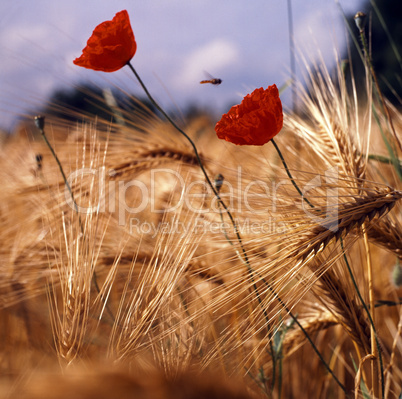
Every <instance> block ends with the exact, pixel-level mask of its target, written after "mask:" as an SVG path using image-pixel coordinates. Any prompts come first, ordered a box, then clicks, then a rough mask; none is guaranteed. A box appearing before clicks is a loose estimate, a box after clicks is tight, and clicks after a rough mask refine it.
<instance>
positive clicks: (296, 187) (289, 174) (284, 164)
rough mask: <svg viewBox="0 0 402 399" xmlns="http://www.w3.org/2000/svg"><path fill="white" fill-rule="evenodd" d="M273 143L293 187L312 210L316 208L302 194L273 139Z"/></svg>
mask: <svg viewBox="0 0 402 399" xmlns="http://www.w3.org/2000/svg"><path fill="white" fill-rule="evenodd" d="M271 142H272V144H273V145H274V147H275V150H276V152H277V153H278V155H279V158H280V159H281V161H282V164H283V166H284V168H285V170H286V173H287V175H288V176H289V179H290V181H291V182H292V184H293V187H294V188H295V189H296V190H297V192H298V193H299V194H300V196H301V198H302V200H304V201H306V202H307V204H309V205H310V207H311V208H315V207H314V205H313V204H312V203H311V202H310V201H309V200H308V199H307V198H306V197H305V196H304V195H303V193H302V191H301V190H300V188H299V186H298V185H297V184H296V182H295V181H294V179H293V176H292V174H291V173H290V171H289V168H288V165H287V164H286V161H285V159H284V158H283V155H282V153H281V150H280V149H279V147H278V146H277V144H276V143H275V140H274V139H271Z"/></svg>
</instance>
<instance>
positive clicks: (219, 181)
mask: <svg viewBox="0 0 402 399" xmlns="http://www.w3.org/2000/svg"><path fill="white" fill-rule="evenodd" d="M224 179H225V178H224V177H223V176H222V175H221V174H220V173H218V174H217V175H216V176H215V188H216V191H217V192H218V193H219V191H220V190H221V187H222V184H223V180H224Z"/></svg>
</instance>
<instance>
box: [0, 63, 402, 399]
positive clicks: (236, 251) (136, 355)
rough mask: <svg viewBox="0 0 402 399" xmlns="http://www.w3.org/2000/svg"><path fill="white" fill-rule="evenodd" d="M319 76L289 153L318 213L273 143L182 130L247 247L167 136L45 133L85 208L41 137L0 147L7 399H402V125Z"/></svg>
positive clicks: (89, 124) (290, 119)
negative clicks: (401, 139)
mask: <svg viewBox="0 0 402 399" xmlns="http://www.w3.org/2000/svg"><path fill="white" fill-rule="evenodd" d="M307 74H308V75H309V76H310V85H309V86H308V89H303V88H302V87H301V88H300V91H299V92H300V97H301V101H302V103H303V107H302V108H303V112H301V113H298V114H293V113H291V112H286V113H285V115H284V123H285V125H284V128H283V130H282V131H281V133H280V134H279V135H278V136H277V137H276V139H275V141H276V143H277V145H278V146H279V147H280V148H281V151H282V153H283V154H284V156H285V158H286V162H287V165H288V167H289V170H290V171H291V173H292V175H293V177H294V179H295V182H296V183H297V185H298V186H299V187H300V188H302V191H303V194H304V198H305V199H307V200H308V202H306V200H303V199H302V197H301V196H300V195H299V193H298V192H297V191H296V189H295V188H294V186H293V184H292V182H291V180H290V179H289V177H288V176H287V174H286V172H285V169H284V167H283V165H282V163H281V161H280V159H279V157H278V155H277V153H276V152H275V149H274V147H273V146H272V145H271V143H268V144H267V145H265V146H264V147H261V148H254V147H246V146H245V147H238V146H235V145H232V144H230V143H226V142H222V141H220V140H218V139H217V138H216V135H215V132H214V121H212V120H211V119H210V118H208V117H199V118H197V119H194V120H191V121H190V122H188V123H187V124H184V125H183V129H184V130H185V131H186V132H187V134H188V135H189V136H190V137H191V138H192V139H193V140H194V142H195V144H196V146H197V148H198V151H199V152H200V156H201V159H202V162H203V164H204V166H205V169H206V171H207V173H208V175H209V176H210V179H211V180H213V179H214V178H215V176H217V175H219V174H220V175H221V176H220V177H219V178H218V180H216V182H220V184H221V187H220V195H221V197H222V199H223V200H224V201H225V203H226V204H227V206H228V208H229V209H230V212H231V213H232V215H233V217H234V219H235V222H236V225H237V228H238V231H239V235H240V237H241V239H240V240H239V237H238V236H237V235H236V231H235V229H234V226H233V224H232V223H231V221H230V219H229V218H228V215H227V213H226V212H225V211H224V210H223V209H222V207H221V205H220V203H219V201H217V199H216V197H215V195H214V193H213V192H212V191H211V189H210V188H209V187H208V186H207V185H206V184H205V179H204V177H203V175H202V173H201V171H200V168H199V166H198V163H197V160H196V157H195V156H194V153H193V151H192V148H191V147H190V146H189V145H188V144H187V142H186V141H185V140H183V137H181V136H180V135H179V134H177V132H176V131H175V130H174V129H173V128H172V127H171V126H170V124H168V123H167V122H165V121H163V120H160V119H158V118H156V117H151V116H142V117H141V118H138V117H137V118H136V122H135V123H133V122H130V120H131V117H132V115H129V114H124V113H123V117H124V118H125V121H124V123H120V124H112V123H110V122H107V121H102V120H99V119H96V118H95V119H93V120H89V119H88V118H85V120H84V118H83V122H82V123H71V122H67V121H63V120H59V119H52V118H48V119H47V120H46V125H45V131H46V134H47V137H48V138H49V141H50V142H51V145H52V147H53V148H54V150H55V152H56V154H57V156H58V158H59V159H60V163H61V165H62V167H63V170H64V172H65V174H66V176H67V178H68V181H69V183H70V185H71V189H72V193H73V197H74V200H73V199H72V197H71V194H70V193H69V191H68V190H67V189H66V185H65V182H64V180H63V178H62V175H61V173H60V170H59V167H58V165H57V163H56V161H55V159H54V157H53V156H52V154H51V152H50V150H49V149H48V147H47V146H46V144H45V142H44V141H43V140H42V138H41V135H40V134H39V133H38V131H37V129H36V128H35V126H34V124H33V118H32V119H31V121H28V122H27V123H25V124H24V125H22V126H21V127H20V129H19V131H18V132H16V134H15V135H14V136H12V137H9V138H8V139H7V140H5V141H4V142H3V145H2V147H1V155H0V164H1V167H0V173H1V182H2V184H1V187H2V189H1V190H0V216H1V229H0V235H1V243H2V245H1V248H0V251H1V260H2V261H1V266H0V273H1V288H0V320H1V324H0V325H1V327H0V334H1V340H0V342H1V349H0V354H1V355H0V359H1V361H0V367H1V373H0V375H1V381H0V383H1V393H2V396H3V397H24V398H67V397H68V398H71V397H80V398H81V397H82V398H92V397H97V398H106V397H111V396H115V397H120V398H173V397H174V398H200V397H202V398H204V397H205V398H206V397H208V398H210V397H211V398H254V397H262V398H263V397H268V398H304V397H305V398H324V397H325V398H342V397H385V398H394V397H398V395H399V394H400V392H401V391H402V366H401V365H402V339H401V333H402V318H401V316H402V313H401V305H400V301H401V297H402V288H401V286H402V280H401V277H400V276H401V272H402V270H401V269H400V261H401V258H402V227H401V201H400V199H401V198H402V187H401V161H400V158H401V151H400V150H399V148H398V143H397V139H396V138H395V137H394V136H393V135H392V133H391V130H390V128H389V121H390V118H391V120H392V123H393V126H394V129H395V131H396V132H400V130H401V127H402V115H401V113H400V111H399V110H398V109H396V108H394V107H392V105H391V104H388V109H389V111H390V115H385V114H384V112H383V110H382V108H381V104H378V103H377V102H375V101H372V100H367V99H368V98H371V92H372V90H373V88H372V85H371V80H370V79H369V78H367V84H366V89H365V93H361V92H357V91H355V90H349V89H348V88H347V86H346V83H345V79H344V76H343V74H342V71H341V69H339V70H338V74H337V75H336V74H335V76H331V75H330V74H329V73H328V72H327V71H326V70H325V69H322V68H321V66H320V68H318V67H317V70H314V69H312V70H307ZM32 117H33V116H32ZM384 137H385V139H384ZM386 143H388V145H389V146H390V147H391V148H392V149H393V151H394V153H395V154H396V157H395V158H394V159H392V158H391V157H390V156H389V152H387V151H388V150H387V144H386ZM222 179H223V180H222ZM216 184H218V183H216ZM74 201H75V203H76V204H77V206H79V209H78V212H77V209H76V208H75V206H74ZM373 327H374V328H373ZM329 370H331V373H330V372H329ZM79 395H81V396H79Z"/></svg>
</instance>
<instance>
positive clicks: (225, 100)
mask: <svg viewBox="0 0 402 399" xmlns="http://www.w3.org/2000/svg"><path fill="white" fill-rule="evenodd" d="M339 2H340V4H341V6H342V7H343V9H344V11H345V12H346V13H349V14H350V13H353V14H354V13H355V12H357V11H359V5H361V4H362V1H361V0H339ZM292 7H293V19H294V37H295V41H296V49H297V51H298V52H299V53H300V54H302V55H303V56H305V57H307V58H308V59H311V60H317V59H319V57H321V56H322V58H323V59H324V61H325V63H326V64H327V65H328V66H330V65H331V64H333V62H334V54H335V51H336V50H338V51H339V50H341V49H343V48H344V46H345V36H346V33H345V27H344V23H343V19H342V16H341V14H340V12H339V8H338V6H337V5H336V3H335V0H293V1H292ZM123 9H127V11H128V13H129V15H130V19H131V24H132V27H133V31H134V35H135V38H136V41H137V45H138V48H137V53H136V55H135V56H134V58H133V61H132V62H133V65H134V66H135V68H136V69H137V71H138V73H139V74H140V76H141V77H142V79H143V80H144V82H145V83H146V85H147V86H148V89H149V90H150V91H151V93H152V94H153V95H154V97H155V98H156V99H157V100H158V102H160V103H161V105H163V106H164V107H167V108H169V109H172V108H173V107H177V108H179V109H185V108H186V107H187V106H188V105H190V104H196V105H200V106H208V107H209V108H211V109H213V110H214V111H216V112H217V113H220V112H226V111H227V109H228V106H229V105H230V104H233V103H237V102H240V101H241V99H242V97H243V96H244V95H245V94H247V93H249V92H251V91H252V90H254V89H255V88H256V87H267V86H268V85H271V84H273V83H276V84H277V86H278V87H279V86H281V85H282V84H283V83H284V82H285V81H286V80H287V79H288V78H289V76H290V71H289V68H290V67H289V33H288V17H287V1H285V0H281V1H280V0H252V1H248V2H246V1H245V0H147V1H144V0H115V1H110V0H97V1H95V0H68V1H59V0H35V1H32V0H2V1H1V4H0V54H1V55H2V61H1V63H0V127H3V128H7V129H10V127H11V126H12V124H13V122H14V121H15V120H16V118H17V117H18V116H19V115H21V114H23V113H24V112H26V110H27V109H31V108H34V107H35V106H39V105H40V104H42V103H43V101H45V99H46V98H47V97H48V96H49V94H50V93H51V92H52V91H53V90H54V89H56V88H64V87H65V88H68V87H72V85H74V84H78V83H80V82H85V81H89V82H92V83H95V84H99V85H102V86H109V87H110V86H118V87H120V88H122V89H123V90H126V91H128V92H132V93H135V94H138V95H142V92H141V89H140V87H139V86H138V83H137V82H136V81H135V78H134V77H133V76H131V74H130V71H129V69H128V68H123V69H122V70H120V71H117V72H114V73H104V72H96V71H91V70H86V69H84V68H80V67H77V66H75V65H74V64H73V63H72V60H73V59H74V58H76V57H78V56H79V55H80V54H81V50H82V49H83V47H84V46H85V44H86V41H87V39H88V38H89V36H90V35H91V33H92V31H93V29H94V28H95V26H96V25H98V24H99V23H100V22H102V21H105V20H110V19H112V18H113V16H114V15H115V13H116V12H118V11H120V10H123ZM298 68H299V67H298ZM204 71H208V72H209V73H210V74H212V75H213V76H215V77H218V78H221V79H222V80H223V83H222V84H221V85H220V86H217V87H216V86H211V85H200V84H199V81H200V80H202V79H204V78H205V75H204ZM288 92H289V90H288ZM289 99H290V93H285V94H284V95H283V101H284V103H285V105H286V104H289Z"/></svg>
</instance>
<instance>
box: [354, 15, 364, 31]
mask: <svg viewBox="0 0 402 399" xmlns="http://www.w3.org/2000/svg"><path fill="white" fill-rule="evenodd" d="M355 23H356V26H357V28H358V29H359V31H360V32H363V30H364V27H365V25H366V14H365V13H364V12H361V11H359V12H358V13H356V15H355Z"/></svg>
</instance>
